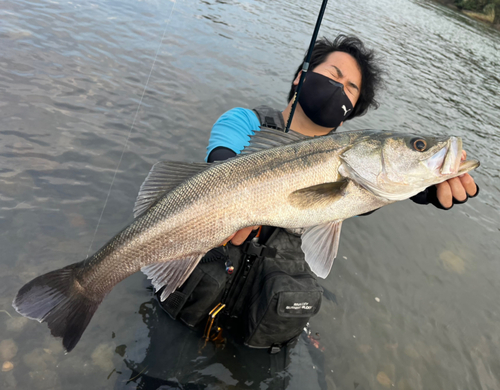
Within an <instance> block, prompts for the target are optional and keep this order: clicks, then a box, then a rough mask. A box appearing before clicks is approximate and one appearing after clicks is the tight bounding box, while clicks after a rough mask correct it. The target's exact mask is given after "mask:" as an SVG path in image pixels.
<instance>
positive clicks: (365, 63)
mask: <svg viewBox="0 0 500 390" xmlns="http://www.w3.org/2000/svg"><path fill="white" fill-rule="evenodd" d="M304 60H305V59H304ZM301 69H302V64H301V66H299V68H298V69H297V71H296V73H295V77H294V80H293V82H292V86H291V90H290V93H289V96H288V100H289V103H288V106H287V107H286V108H285V110H284V111H283V112H282V113H281V112H280V111H279V110H274V109H272V108H269V107H265V106H261V107H257V108H256V109H254V110H249V109H244V108H235V109H232V110H230V111H228V112H226V113H224V114H223V115H222V116H221V117H220V118H219V119H218V120H217V122H216V123H215V124H214V126H213V128H212V133H211V136H210V141H209V145H208V152H207V161H209V162H213V161H220V160H225V159H228V158H230V157H234V156H235V155H237V154H238V153H240V152H241V150H242V149H243V148H244V147H245V146H246V145H248V139H249V136H250V135H252V134H253V133H254V132H256V131H259V127H260V126H261V125H265V126H268V127H274V128H276V129H278V130H283V129H284V127H285V123H286V122H287V121H288V118H289V116H290V111H291V107H292V104H293V97H294V95H295V89H296V87H297V85H298V83H299V79H300V76H301ZM381 81H382V80H381V70H380V68H379V66H378V65H377V62H376V60H375V57H374V53H373V51H371V50H368V49H367V48H365V46H364V45H363V43H362V42H361V41H360V40H359V39H358V38H356V37H352V36H345V35H339V36H338V37H337V38H336V39H335V40H334V41H333V42H331V41H328V40H327V39H322V40H319V41H318V42H317V43H316V45H315V48H314V51H313V54H312V57H311V61H310V65H309V71H308V73H307V77H306V80H305V82H304V84H303V86H302V91H301V95H300V96H299V100H298V104H297V107H296V111H295V113H294V116H293V120H292V123H291V126H290V127H291V129H292V130H294V131H295V132H298V133H301V134H303V135H307V136H321V135H326V134H328V133H330V132H331V131H335V130H336V129H337V128H338V127H340V126H342V124H343V122H344V121H346V120H350V119H353V118H355V117H357V116H360V115H364V114H365V113H366V112H367V110H368V109H369V108H370V107H374V108H376V107H378V103H377V101H376V100H375V95H376V92H377V89H378V88H379V87H380V84H381ZM463 158H465V155H464V156H463ZM477 192H478V189H477V187H476V184H475V183H474V180H473V179H472V178H471V177H470V175H468V174H465V175H463V176H462V177H458V178H454V179H450V180H448V181H447V182H444V183H441V184H439V185H437V186H434V187H433V188H429V189H427V190H426V191H424V192H422V193H420V194H418V195H416V196H415V197H414V198H413V200H414V201H415V202H417V203H421V204H428V203H433V204H434V205H436V206H437V207H440V208H443V209H449V208H451V207H452V205H453V204H454V203H463V202H465V201H466V200H467V199H468V197H469V196H476V195H477ZM257 228H259V227H247V228H244V229H242V230H240V231H238V232H235V233H234V234H233V235H231V236H230V237H228V238H227V240H226V241H225V242H224V243H223V244H224V245H226V244H227V243H228V242H230V243H231V245H228V246H225V247H224V249H220V248H216V249H214V250H212V251H210V252H209V253H208V254H207V255H206V256H205V258H204V259H202V261H201V264H200V265H199V266H198V267H197V269H196V270H195V272H193V275H192V276H191V277H190V279H188V281H187V282H186V283H185V285H184V286H182V287H181V288H180V289H179V290H178V291H176V292H175V293H174V294H172V295H173V297H172V298H170V297H169V299H167V301H166V303H164V304H162V306H163V307H164V308H165V310H166V311H167V312H169V314H170V315H171V316H172V317H174V318H179V319H181V320H183V321H184V322H185V323H187V324H188V325H193V326H194V325H196V324H197V323H199V322H200V321H201V320H202V318H206V317H207V314H208V313H209V312H211V313H212V314H213V313H216V314H217V313H218V312H219V311H220V310H222V311H221V313H225V314H226V317H227V318H239V319H240V324H242V325H241V327H242V328H246V335H245V336H244V341H245V343H246V344H247V345H250V346H255V347H264V346H274V347H275V348H279V347H280V346H283V345H286V344H287V343H288V342H289V341H290V340H293V339H295V338H296V337H297V336H298V335H299V334H300V333H301V332H302V329H303V328H304V325H305V324H306V323H307V320H308V319H309V317H311V316H312V315H314V314H315V313H317V311H318V310H319V305H320V302H321V293H320V292H319V291H320V290H321V288H320V287H319V286H318V285H317V283H316V279H315V276H314V275H313V274H312V272H311V271H310V269H309V267H308V265H307V264H306V263H305V260H304V254H303V253H302V251H301V250H300V235H297V234H294V232H289V231H286V230H285V229H278V228H273V227H263V228H260V229H259V233H258V235H259V236H258V237H255V236H256V232H255V230H256V229H257ZM249 236H250V237H249ZM243 243H245V245H244V246H243V245H241V244H243ZM222 265H223V266H222ZM233 271H234V274H233ZM277 277H279V279H278V280H277ZM271 280H272V282H271ZM280 280H281V284H280ZM280 286H281V287H280ZM283 286H286V288H285V289H284V288H283ZM287 294H288V295H287ZM318 295H319V297H318ZM284 297H288V298H289V299H290V301H289V302H294V303H292V304H289V303H284V302H285V301H286V299H288V298H284ZM297 302H307V304H306V305H302V304H301V305H302V306H300V310H295V309H297V308H298V307H294V306H293V305H296V304H297ZM223 305H224V306H223ZM280 305H282V306H280ZM290 305H292V306H290ZM304 307H305V309H304ZM219 309H220V310H219ZM294 310H295V311H294ZM212 324H213V321H212V323H210V326H212ZM233 328H235V327H234V326H233ZM207 329H208V330H207ZM210 329H211V328H210V327H208V326H207V328H206V331H207V332H208V333H210ZM217 329H218V327H217ZM208 333H207V335H208ZM219 336H220V334H219V335H217V337H216V339H218V338H219Z"/></svg>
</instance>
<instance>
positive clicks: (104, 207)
mask: <svg viewBox="0 0 500 390" xmlns="http://www.w3.org/2000/svg"><path fill="white" fill-rule="evenodd" d="M176 4H177V0H174V5H173V6H172V9H171V10H170V15H169V16H168V19H167V24H166V25H165V29H164V30H163V35H162V37H161V40H160V45H159V46H158V49H157V50H156V55H155V58H154V60H153V65H151V70H150V71H149V75H148V79H147V80H146V84H145V85H144V89H143V90H142V96H141V100H140V101H139V105H138V106H137V110H136V111H135V115H134V120H133V121H132V126H130V130H129V132H128V135H127V140H126V141H125V145H124V146H123V149H122V154H121V156H120V160H119V161H118V165H117V166H116V169H115V173H114V175H113V179H112V180H111V184H110V186H109V190H108V194H107V195H106V200H105V201H104V206H103V208H102V211H101V215H100V216H99V220H98V221H97V226H96V227H95V231H94V236H93V237H92V241H91V242H90V246H89V249H88V250H87V257H86V258H88V257H89V253H90V250H91V249H92V245H93V244H94V240H95V236H96V235H97V230H98V229H99V225H100V224H101V219H102V216H103V215H104V210H105V209H106V205H107V204H108V199H109V195H110V194H111V188H113V183H114V182H115V178H116V174H117V173H118V169H119V168H120V164H121V163H122V159H123V155H124V154H125V149H127V146H128V141H129V139H130V135H131V134H132V130H133V129H134V126H135V121H136V120H137V115H138V114H139V109H140V108H141V105H142V100H143V99H144V95H145V93H146V90H147V89H148V84H149V79H150V78H151V74H152V73H153V69H154V66H155V64H156V60H157V58H158V54H159V53H160V49H161V46H162V44H163V39H164V38H165V34H166V33H167V28H168V26H169V24H170V20H171V18H172V13H173V12H174V8H175V5H176Z"/></svg>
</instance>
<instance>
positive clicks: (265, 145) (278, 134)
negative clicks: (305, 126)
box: [239, 126, 310, 156]
mask: <svg viewBox="0 0 500 390" xmlns="http://www.w3.org/2000/svg"><path fill="white" fill-rule="evenodd" d="M307 138H310V137H308V136H306V135H302V134H300V133H296V132H295V131H293V130H290V131H289V132H288V133H285V132H283V131H280V130H276V129H270V128H268V127H262V126H261V128H260V131H256V132H255V135H252V136H250V145H248V146H246V147H245V149H243V150H242V152H241V153H240V154H239V155H240V156H242V155H245V154H250V153H255V152H260V151H261V150H266V149H270V148H275V147H277V146H283V145H289V144H292V143H295V142H299V141H303V140H305V139H307Z"/></svg>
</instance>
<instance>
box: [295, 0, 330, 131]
mask: <svg viewBox="0 0 500 390" xmlns="http://www.w3.org/2000/svg"><path fill="white" fill-rule="evenodd" d="M327 3H328V0H323V3H322V4H321V9H320V10H319V14H318V19H317V20H316V26H315V27H314V32H313V35H312V37H311V43H310V44H309V50H308V51H307V57H306V60H305V61H304V63H303V64H302V74H301V75H300V81H299V84H298V85H297V89H296V90H295V94H294V95H293V104H292V108H291V110H290V116H289V117H288V121H287V123H286V127H285V133H288V131H289V130H290V125H291V124H292V118H293V114H294V113H295V107H297V102H298V100H299V95H300V91H301V89H302V84H303V83H304V80H305V78H306V73H307V70H308V69H309V61H311V55H312V52H313V49H314V44H315V43H316V38H317V37H318V32H319V28H320V26H321V21H322V20H323V15H324V14H325V9H326V4H327Z"/></svg>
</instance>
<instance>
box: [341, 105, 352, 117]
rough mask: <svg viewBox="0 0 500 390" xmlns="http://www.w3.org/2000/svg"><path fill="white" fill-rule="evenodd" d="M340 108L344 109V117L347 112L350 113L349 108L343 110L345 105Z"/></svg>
mask: <svg viewBox="0 0 500 390" xmlns="http://www.w3.org/2000/svg"><path fill="white" fill-rule="evenodd" d="M342 108H343V109H344V116H346V115H347V113H348V112H349V111H351V109H350V108H349V109H347V108H345V104H344V105H343V106H342Z"/></svg>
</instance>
